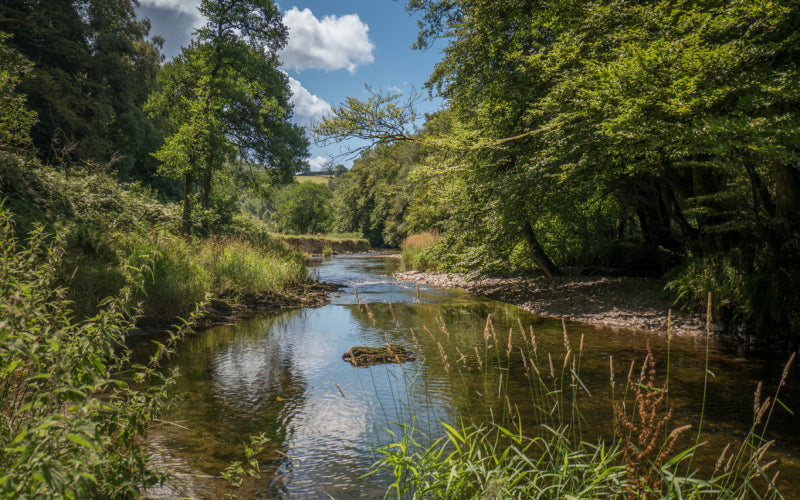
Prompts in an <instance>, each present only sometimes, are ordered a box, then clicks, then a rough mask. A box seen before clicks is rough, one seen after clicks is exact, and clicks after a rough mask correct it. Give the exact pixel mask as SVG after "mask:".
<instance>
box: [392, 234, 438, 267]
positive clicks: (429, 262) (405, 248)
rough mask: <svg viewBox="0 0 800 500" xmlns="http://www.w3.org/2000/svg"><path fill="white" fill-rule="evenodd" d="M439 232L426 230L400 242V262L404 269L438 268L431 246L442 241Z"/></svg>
mask: <svg viewBox="0 0 800 500" xmlns="http://www.w3.org/2000/svg"><path fill="white" fill-rule="evenodd" d="M441 239H442V238H441V236H439V233H437V232H432V231H425V232H422V233H416V234H412V235H411V236H408V237H406V238H405V239H404V240H403V241H402V242H401V243H400V262H401V263H402V264H403V269H406V270H412V269H413V270H416V271H429V270H434V269H436V268H437V262H436V259H435V256H434V255H433V254H432V253H431V247H433V246H434V245H435V244H437V243H439V241H441Z"/></svg>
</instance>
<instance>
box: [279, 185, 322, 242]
mask: <svg viewBox="0 0 800 500" xmlns="http://www.w3.org/2000/svg"><path fill="white" fill-rule="evenodd" d="M332 198H333V193H331V190H330V189H328V187H327V186H325V185H323V184H317V183H315V182H301V183H299V184H290V185H288V186H286V187H285V188H283V190H281V192H280V193H279V194H278V196H277V199H276V200H275V206H276V212H275V216H274V219H275V223H276V226H277V229H278V230H279V231H281V232H285V233H292V234H316V233H326V232H328V230H329V229H330V222H331V206H330V202H331V199H332Z"/></svg>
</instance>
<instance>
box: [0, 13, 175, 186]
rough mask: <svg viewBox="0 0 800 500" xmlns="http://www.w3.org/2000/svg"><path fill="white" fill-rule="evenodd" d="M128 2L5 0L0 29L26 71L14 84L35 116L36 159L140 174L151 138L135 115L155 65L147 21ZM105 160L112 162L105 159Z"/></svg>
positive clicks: (147, 125)
mask: <svg viewBox="0 0 800 500" xmlns="http://www.w3.org/2000/svg"><path fill="white" fill-rule="evenodd" d="M133 6H134V3H133V0H79V1H73V0H52V1H46V2H45V1H40V0H9V1H7V2H3V3H2V4H0V29H2V30H4V31H7V32H8V33H10V34H12V35H13V37H12V38H11V40H10V41H9V42H8V43H9V44H10V46H11V47H13V48H15V49H17V50H18V51H19V52H21V53H22V54H23V55H25V56H26V57H27V58H28V59H29V60H30V61H31V62H32V63H33V65H34V66H33V70H32V71H31V72H30V73H29V74H28V76H27V78H25V79H24V81H23V82H22V84H21V86H20V89H21V91H22V92H24V93H25V94H27V96H28V103H29V106H30V108H31V109H32V110H33V111H34V112H36V114H37V117H38V121H37V122H36V124H35V126H34V127H33V130H32V133H31V135H32V138H33V142H34V145H35V146H36V148H37V149H38V151H39V154H40V156H42V157H43V158H44V159H46V160H48V161H56V162H60V163H62V164H63V165H65V166H67V165H70V164H73V163H80V164H84V165H90V164H108V163H109V162H111V163H116V168H117V169H119V170H120V172H121V173H122V174H123V175H124V176H126V177H130V176H134V177H138V178H144V177H147V176H146V175H144V174H142V172H141V170H147V168H148V163H149V164H150V165H149V167H150V169H151V170H152V159H150V158H149V154H148V153H149V152H150V151H152V150H153V149H154V147H155V145H156V143H157V141H158V131H157V128H156V126H155V125H154V124H153V123H152V122H151V121H150V120H149V118H147V116H146V115H145V114H144V113H143V112H142V109H141V108H142V105H143V103H144V101H145V99H146V97H147V95H148V94H149V93H150V91H152V90H153V88H154V84H155V75H156V73H157V71H158V69H159V65H160V62H161V56H160V52H159V49H158V46H157V43H156V42H157V41H156V42H153V41H150V40H148V39H147V35H148V31H149V26H148V24H147V23H144V22H141V21H139V20H137V19H136V15H135V12H134V8H133ZM112 159H113V162H112V161H111V160H112Z"/></svg>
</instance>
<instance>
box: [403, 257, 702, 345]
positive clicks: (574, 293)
mask: <svg viewBox="0 0 800 500" xmlns="http://www.w3.org/2000/svg"><path fill="white" fill-rule="evenodd" d="M394 277H395V278H397V279H399V280H402V281H416V282H420V283H426V284H429V285H433V286H438V287H442V288H463V289H465V290H467V291H469V292H471V293H473V294H475V295H479V296H483V297H488V298H490V299H494V300H500V301H503V302H507V303H510V304H514V305H517V306H519V307H521V308H523V309H526V310H528V311H531V312H534V313H536V314H540V315H542V316H551V317H558V318H564V319H566V320H569V321H579V322H582V323H589V324H593V325H602V326H610V327H615V328H627V329H636V330H649V331H655V332H661V333H666V331H667V317H668V312H669V310H670V303H669V301H667V300H665V299H663V298H661V295H660V293H661V290H662V289H663V287H664V282H663V281H662V280H658V279H653V278H635V277H629V276H582V275H579V274H577V273H568V274H566V275H565V276H558V277H554V278H547V277H544V276H542V277H534V278H485V279H479V280H470V279H469V278H468V277H467V276H466V275H463V274H445V273H423V272H419V271H408V272H402V273H395V274H394ZM672 330H673V332H674V333H675V334H678V335H700V334H703V333H704V332H705V319H704V318H702V317H700V316H698V315H687V314H681V315H676V314H673V317H672Z"/></svg>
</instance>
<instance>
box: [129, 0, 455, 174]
mask: <svg viewBox="0 0 800 500" xmlns="http://www.w3.org/2000/svg"><path fill="white" fill-rule="evenodd" d="M199 4H200V0H140V6H139V8H138V9H137V12H138V14H139V16H140V17H148V18H149V19H150V21H151V24H152V29H151V35H159V36H161V37H163V38H164V39H165V45H164V53H165V56H166V57H167V58H171V57H173V56H174V55H176V54H177V53H179V52H180V47H181V46H183V45H186V44H188V42H189V41H190V40H191V36H192V35H191V32H192V30H194V29H195V28H197V27H198V26H201V25H202V24H203V19H202V18H201V17H200V14H199V12H198V10H197V6H198V5H199ZM278 5H279V8H280V10H281V12H282V13H283V17H284V24H286V25H287V26H288V27H289V43H288V45H287V47H286V49H285V50H284V51H283V52H282V53H281V54H280V56H281V60H282V61H283V69H284V71H286V72H287V73H288V75H289V77H290V78H291V80H290V83H291V86H292V90H293V92H294V99H293V102H294V105H295V121H296V122H297V123H299V124H301V125H304V126H307V125H308V124H309V123H311V122H312V121H313V120H315V119H319V118H320V117H321V116H322V115H324V114H325V113H329V112H330V107H331V106H336V105H338V104H339V103H341V102H342V101H344V99H345V98H346V97H348V96H352V97H357V98H361V99H363V98H366V97H367V93H366V90H365V88H364V84H368V85H370V86H371V87H372V88H373V89H376V90H377V89H382V90H383V91H392V92H399V93H404V94H406V95H407V94H408V92H409V91H410V90H411V89H412V88H416V89H418V90H423V89H422V87H423V85H424V83H425V81H426V80H427V78H428V77H429V76H430V74H431V72H432V71H433V67H434V65H435V64H436V62H437V61H439V59H440V58H441V54H440V50H441V46H438V45H436V46H434V47H433V49H428V50H427V51H419V50H412V49H411V44H412V43H414V41H415V40H416V34H417V22H416V19H414V18H412V17H411V16H409V15H408V13H407V12H406V11H405V3H404V2H403V1H395V0H356V1H353V0H347V1H346V0H308V1H302V0H296V1H282V2H279V3H278ZM438 107H441V103H440V102H439V101H435V102H422V103H420V104H419V106H418V111H419V112H420V113H425V112H430V111H434V110H435V109H437V108H438ZM359 145H360V144H358V143H355V142H351V143H348V144H342V145H331V146H327V147H324V148H323V147H319V146H316V145H313V144H312V146H311V151H310V153H311V154H310V157H309V163H310V164H311V165H312V166H317V165H320V164H321V163H322V162H324V161H333V162H335V163H344V164H345V165H347V166H350V164H351V163H352V160H349V159H346V158H343V157H342V156H341V155H342V153H344V152H345V151H346V150H347V149H348V148H353V147H356V146H359Z"/></svg>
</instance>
